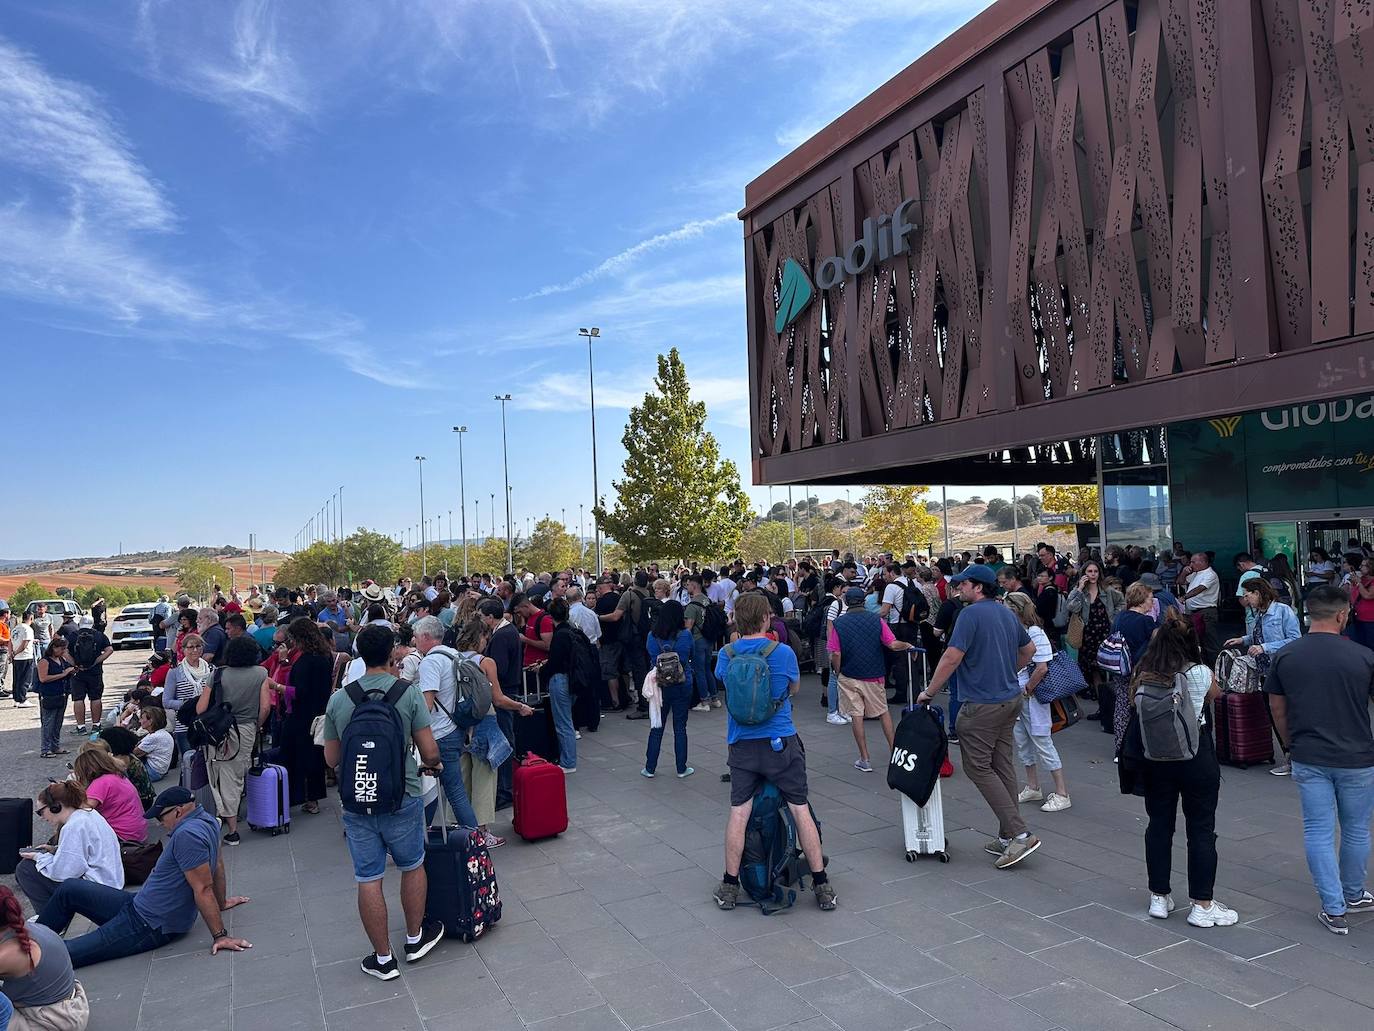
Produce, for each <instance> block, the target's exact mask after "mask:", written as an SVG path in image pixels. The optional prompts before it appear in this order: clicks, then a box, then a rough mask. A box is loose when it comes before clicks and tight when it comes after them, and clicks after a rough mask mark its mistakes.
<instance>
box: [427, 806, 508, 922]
mask: <svg viewBox="0 0 1374 1031" xmlns="http://www.w3.org/2000/svg"><path fill="white" fill-rule="evenodd" d="M438 816H439V823H438V825H437V826H432V827H429V828H428V829H427V831H426V836H425V878H426V880H428V882H429V894H428V895H427V896H426V899H425V918H426V919H428V920H438V921H440V922H442V923H443V925H444V934H445V936H447V937H449V938H459V939H461V940H462V941H465V942H471V941H476V940H477V939H478V938H480V937H482V935H483V934H485V933H486V932H487V931H488V930H489V929H490V928H491V926H492V925H493V924H494V923H496V922H497V921H498V920H500V919H501V891H500V889H499V888H498V887H497V885H496V868H495V867H494V866H493V865H492V862H491V856H490V855H488V854H487V848H486V845H485V844H483V835H482V832H481V831H479V830H477V829H476V828H475V827H459V826H457V825H455V824H453V823H452V822H451V820H452V817H453V813H452V811H451V810H450V809H449V807H448V797H447V796H446V795H445V794H444V790H443V788H440V789H439V811H438Z"/></svg>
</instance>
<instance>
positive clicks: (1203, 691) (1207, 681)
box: [1183, 662, 1212, 725]
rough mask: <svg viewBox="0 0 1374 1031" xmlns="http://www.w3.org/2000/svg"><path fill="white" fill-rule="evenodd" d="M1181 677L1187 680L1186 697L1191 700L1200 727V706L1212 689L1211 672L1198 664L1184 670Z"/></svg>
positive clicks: (1201, 710)
mask: <svg viewBox="0 0 1374 1031" xmlns="http://www.w3.org/2000/svg"><path fill="white" fill-rule="evenodd" d="M1183 675H1184V676H1185V677H1187V678H1188V695H1189V697H1191V698H1192V700H1193V711H1194V712H1196V713H1197V721H1198V724H1199V725H1201V724H1202V712H1203V709H1202V705H1203V702H1205V701H1206V699H1207V692H1208V691H1210V690H1211V689H1212V671H1211V670H1210V669H1208V668H1207V667H1206V666H1204V665H1203V664H1202V663H1200V662H1199V663H1197V664H1195V665H1192V666H1189V667H1188V668H1187V669H1186V670H1184V671H1183Z"/></svg>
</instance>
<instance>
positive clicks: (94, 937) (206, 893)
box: [36, 787, 253, 967]
mask: <svg viewBox="0 0 1374 1031" xmlns="http://www.w3.org/2000/svg"><path fill="white" fill-rule="evenodd" d="M143 815H144V816H145V817H146V818H147V819H149V820H156V821H157V822H158V823H159V824H160V825H161V827H162V830H163V832H164V833H165V834H166V838H165V839H164V840H163V849H162V855H161V857H160V858H159V859H158V861H157V865H156V866H154V867H153V872H152V873H151V874H149V875H148V879H147V880H146V881H144V883H143V886H142V887H141V888H139V889H138V891H137V892H134V893H130V892H127V891H120V890H119V889H118V888H111V887H110V886H108V885H105V884H96V883H95V882H93V881H87V880H82V879H80V878H70V879H68V880H65V881H62V882H61V883H60V884H59V885H58V886H57V890H56V891H55V892H53V895H52V898H50V899H49V900H48V901H47V903H46V904H45V905H44V906H43V909H42V910H41V911H40V912H39V914H38V916H37V917H36V919H37V921H38V922H39V923H40V924H42V925H43V926H44V927H48V928H51V929H52V930H54V931H56V932H57V933H58V934H63V933H65V932H66V930H67V927H68V925H69V924H70V923H71V921H72V917H73V916H78V915H80V916H84V917H86V918H87V919H88V920H90V921H91V922H92V923H93V924H95V925H96V929H95V930H94V931H91V932H90V933H89V934H83V935H81V936H80V937H77V938H73V939H71V940H70V941H68V942H67V951H68V952H69V953H70V954H71V958H72V966H73V967H85V966H90V965H91V964H92V963H99V962H101V961H103V960H107V959H119V958H120V957H121V956H135V955H138V954H139V953H141V952H151V951H152V950H153V949H157V948H161V947H162V946H163V945H166V944H168V943H169V942H174V941H176V940H177V939H178V938H182V937H185V935H186V932H187V931H189V930H190V929H191V925H192V924H194V923H195V922H196V913H197V912H199V913H200V916H201V919H202V920H204V921H205V926H206V928H207V929H208V930H209V932H210V939H211V941H210V954H211V955H212V956H213V955H215V954H216V953H218V952H220V951H221V950H228V951H230V952H242V951H243V950H244V949H251V948H252V947H253V944H252V942H249V941H247V940H245V939H243V938H232V937H230V935H229V931H228V930H227V929H226V928H225V926H224V916H223V914H224V912H225V911H227V910H230V909H233V908H234V907H235V906H241V905H243V904H244V903H245V902H248V901H249V899H248V898H247V896H244V895H235V896H229V897H226V896H225V880H224V863H223V862H222V861H221V859H220V854H219V850H220V842H219V821H217V820H216V819H215V818H214V817H213V816H211V815H210V814H209V813H207V812H206V811H205V810H204V809H202V808H201V807H200V806H198V805H196V801H195V798H194V797H192V795H191V792H189V791H187V790H186V789H185V788H183V787H173V788H167V789H166V790H165V791H163V792H162V793H161V794H159V795H158V796H157V798H155V799H153V804H152V805H151V806H149V807H148V809H147V811H145V812H144V814H143Z"/></svg>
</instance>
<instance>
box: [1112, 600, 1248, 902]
mask: <svg viewBox="0 0 1374 1031" xmlns="http://www.w3.org/2000/svg"><path fill="white" fill-rule="evenodd" d="M1180 675H1181V676H1182V677H1183V679H1184V680H1185V681H1186V683H1187V685H1188V696H1189V701H1190V702H1191V703H1192V707H1193V711H1194V712H1196V713H1197V718H1198V737H1197V754H1196V755H1194V756H1193V758H1191V759H1187V760H1185V761H1183V762H1153V761H1151V760H1149V759H1145V760H1143V761H1141V762H1139V764H1138V765H1139V769H1140V775H1141V778H1142V781H1143V787H1144V791H1145V812H1146V813H1147V814H1148V815H1149V818H1150V822H1149V825H1148V826H1147V827H1146V828H1145V866H1146V870H1147V871H1148V874H1149V880H1150V885H1149V887H1150V916H1152V917H1157V918H1158V919H1161V920H1164V919H1167V918H1168V916H1169V914H1170V913H1171V912H1173V909H1174V898H1173V895H1172V894H1171V893H1170V890H1169V876H1170V873H1171V866H1172V860H1173V846H1174V823H1175V820H1176V819H1177V813H1178V807H1179V803H1180V802H1181V803H1182V804H1183V819H1184V825H1185V827H1186V829H1187V833H1188V896H1189V898H1191V899H1192V902H1193V906H1192V909H1191V910H1190V911H1189V913H1188V923H1190V924H1192V925H1193V926H1194V927H1228V926H1230V925H1231V924H1234V923H1235V922H1236V921H1237V920H1239V919H1240V918H1239V916H1237V914H1236V911H1235V910H1234V909H1229V908H1227V907H1226V906H1223V905H1222V904H1221V903H1220V902H1218V901H1216V900H1215V899H1214V898H1213V897H1212V889H1213V887H1214V886H1215V883H1216V876H1217V835H1216V824H1217V819H1216V817H1217V797H1218V793H1219V791H1220V788H1221V767H1220V766H1218V765H1217V752H1216V747H1215V745H1213V743H1212V728H1211V721H1210V720H1209V719H1208V715H1207V714H1208V709H1207V703H1208V702H1210V701H1211V700H1212V699H1213V698H1215V697H1216V696H1217V695H1218V694H1219V693H1220V689H1219V687H1218V686H1217V684H1216V683H1215V681H1214V679H1213V677H1212V671H1211V670H1210V669H1208V668H1207V667H1206V666H1205V665H1203V663H1202V649H1201V648H1200V647H1199V646H1198V639H1197V632H1196V631H1195V630H1194V629H1193V624H1192V621H1191V620H1187V619H1178V618H1171V619H1166V620H1165V621H1164V622H1163V623H1161V624H1160V627H1159V629H1158V630H1156V631H1155V635H1154V637H1152V638H1151V639H1150V644H1149V646H1148V647H1147V648H1146V649H1145V654H1144V655H1143V656H1141V659H1140V662H1139V663H1137V664H1136V669H1135V677H1136V678H1137V679H1139V678H1140V677H1145V676H1153V677H1156V678H1159V679H1162V680H1165V681H1168V682H1170V683H1172V682H1174V680H1175V677H1178V676H1180ZM1131 703H1132V705H1134V704H1135V699H1134V697H1132V699H1131ZM1123 755H1124V753H1123ZM1121 761H1122V762H1123V763H1125V762H1126V761H1127V760H1126V759H1125V758H1124V757H1123V758H1122V760H1121Z"/></svg>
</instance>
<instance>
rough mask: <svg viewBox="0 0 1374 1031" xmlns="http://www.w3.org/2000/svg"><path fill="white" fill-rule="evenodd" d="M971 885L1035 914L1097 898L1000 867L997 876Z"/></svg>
mask: <svg viewBox="0 0 1374 1031" xmlns="http://www.w3.org/2000/svg"><path fill="white" fill-rule="evenodd" d="M969 887H970V888H972V889H973V890H974V891H977V892H982V893H983V894H985V895H987V896H988V897H989V898H990V899H995V900H997V901H1000V902H1007V903H1010V904H1011V905H1013V906H1016V907H1017V908H1018V909H1024V910H1025V911H1026V912H1027V913H1034V914H1035V915H1036V916H1053V915H1054V914H1055V913H1062V912H1064V911H1065V910H1066V909H1074V908H1076V907H1078V906H1081V905H1083V904H1084V903H1085V902H1092V901H1095V900H1094V899H1092V898H1084V897H1082V896H1080V895H1079V894H1078V893H1076V892H1067V891H1061V890H1060V889H1059V888H1056V887H1053V886H1052V885H1049V884H1042V883H1041V882H1040V881H1035V880H1031V879H1030V878H1029V877H1008V876H1007V875H1006V874H1005V873H1003V872H1001V871H998V872H997V873H996V875H995V876H993V877H989V878H988V879H987V880H985V881H977V882H975V883H974V884H971V885H969Z"/></svg>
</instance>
